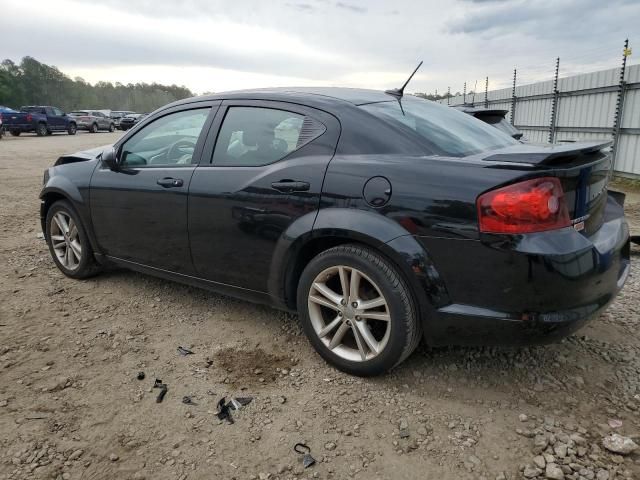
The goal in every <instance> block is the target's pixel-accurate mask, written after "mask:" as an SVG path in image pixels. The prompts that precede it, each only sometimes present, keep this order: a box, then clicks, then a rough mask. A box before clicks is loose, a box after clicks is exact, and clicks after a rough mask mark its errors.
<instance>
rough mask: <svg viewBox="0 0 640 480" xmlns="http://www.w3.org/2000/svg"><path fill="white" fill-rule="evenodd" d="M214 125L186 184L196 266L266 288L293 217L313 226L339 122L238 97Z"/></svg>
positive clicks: (213, 275) (215, 277) (217, 277)
mask: <svg viewBox="0 0 640 480" xmlns="http://www.w3.org/2000/svg"><path fill="white" fill-rule="evenodd" d="M212 130H213V131H215V132H216V133H217V135H211V134H210V135H209V140H208V143H207V146H206V148H205V150H204V153H203V160H202V161H201V163H200V165H198V167H197V168H196V171H195V172H194V176H193V179H192V181H191V185H190V187H189V235H190V241H191V254H192V258H193V262H194V268H195V271H196V273H197V274H198V276H200V277H202V278H205V279H207V280H212V281H215V282H219V283H224V284H228V285H232V286H237V287H242V288H245V289H251V290H255V291H259V292H268V287H267V283H268V274H269V271H270V266H271V261H272V258H273V254H274V250H275V247H276V244H277V242H278V240H279V239H280V238H281V237H282V236H283V235H284V232H286V231H287V229H288V228H290V227H291V226H292V224H293V223H294V222H296V221H305V220H306V222H307V224H308V227H309V228H311V226H312V225H313V221H314V220H315V216H316V212H317V209H318V207H319V203H320V193H321V190H322V181H323V179H324V174H325V171H326V169H327V165H328V163H329V161H330V160H331V158H332V157H333V154H334V152H335V148H336V144H337V141H338V138H339V135H340V124H339V122H338V120H337V119H336V118H335V117H333V116H332V115H330V114H328V113H325V112H322V111H319V110H316V109H313V108H307V107H304V106H300V105H294V104H289V103H282V102H268V101H240V100H237V101H225V102H223V104H222V106H221V108H220V109H219V111H218V115H217V117H216V120H215V122H214V125H213V127H212ZM214 143H215V145H214ZM207 156H209V158H206V157H207ZM209 160H210V163H209ZM305 216H306V219H305V220H302V217H305Z"/></svg>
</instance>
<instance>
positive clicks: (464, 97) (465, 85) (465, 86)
mask: <svg viewBox="0 0 640 480" xmlns="http://www.w3.org/2000/svg"><path fill="white" fill-rule="evenodd" d="M462 103H464V104H466V103H467V82H464V89H463V90H462Z"/></svg>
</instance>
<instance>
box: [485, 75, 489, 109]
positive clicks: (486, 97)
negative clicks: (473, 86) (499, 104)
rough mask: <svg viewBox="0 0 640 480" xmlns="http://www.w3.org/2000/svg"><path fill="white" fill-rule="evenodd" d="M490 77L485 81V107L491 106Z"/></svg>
mask: <svg viewBox="0 0 640 480" xmlns="http://www.w3.org/2000/svg"><path fill="white" fill-rule="evenodd" d="M488 95H489V77H487V78H486V80H485V81H484V108H489V97H488Z"/></svg>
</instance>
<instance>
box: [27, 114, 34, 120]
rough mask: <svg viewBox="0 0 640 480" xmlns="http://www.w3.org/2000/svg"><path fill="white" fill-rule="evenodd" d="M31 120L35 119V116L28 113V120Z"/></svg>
mask: <svg viewBox="0 0 640 480" xmlns="http://www.w3.org/2000/svg"><path fill="white" fill-rule="evenodd" d="M31 120H33V117H32V116H31V114H30V113H28V114H27V122H30V121H31Z"/></svg>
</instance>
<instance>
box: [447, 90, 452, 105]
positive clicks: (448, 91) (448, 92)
mask: <svg viewBox="0 0 640 480" xmlns="http://www.w3.org/2000/svg"><path fill="white" fill-rule="evenodd" d="M450 99H451V87H447V105H449V100H450Z"/></svg>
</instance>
